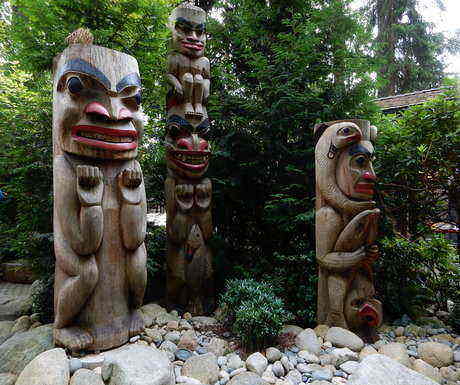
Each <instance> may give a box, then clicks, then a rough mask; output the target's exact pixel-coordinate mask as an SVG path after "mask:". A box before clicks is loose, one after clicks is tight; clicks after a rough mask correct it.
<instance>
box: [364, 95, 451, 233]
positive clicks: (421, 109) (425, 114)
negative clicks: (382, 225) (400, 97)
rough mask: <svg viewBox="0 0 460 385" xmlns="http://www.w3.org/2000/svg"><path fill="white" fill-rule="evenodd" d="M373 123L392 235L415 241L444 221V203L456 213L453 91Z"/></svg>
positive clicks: (446, 215) (381, 189) (446, 209)
mask: <svg viewBox="0 0 460 385" xmlns="http://www.w3.org/2000/svg"><path fill="white" fill-rule="evenodd" d="M373 122H374V123H375V125H376V126H377V127H378V128H379V136H378V139H377V145H376V149H377V156H376V161H375V167H376V172H377V175H378V176H379V184H378V190H379V193H380V198H381V200H382V201H383V203H384V205H383V209H384V214H385V215H387V216H388V217H389V218H390V220H391V222H392V223H393V226H394V230H395V231H396V232H397V233H401V234H403V235H404V236H406V237H413V238H416V237H417V236H419V235H421V234H423V233H424V232H426V231H427V230H428V227H429V226H430V225H431V224H432V223H436V222H441V221H445V222H449V221H450V216H449V207H448V204H447V202H448V201H450V203H451V205H452V208H453V209H454V210H456V211H457V213H459V209H460V184H459V183H458V182H459V176H460V173H459V170H458V160H459V156H460V153H459V151H460V105H459V101H458V99H456V98H455V97H454V92H453V91H448V90H446V96H445V97H438V98H436V99H434V100H432V101H429V102H426V103H424V104H422V105H418V106H413V107H411V108H409V109H407V110H406V111H404V112H403V113H402V114H401V115H390V116H383V115H379V116H376V117H375V119H374V120H373Z"/></svg>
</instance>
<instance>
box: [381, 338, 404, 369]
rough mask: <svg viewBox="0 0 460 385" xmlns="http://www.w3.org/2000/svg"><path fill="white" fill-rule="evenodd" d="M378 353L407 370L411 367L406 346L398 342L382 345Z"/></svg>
mask: <svg viewBox="0 0 460 385" xmlns="http://www.w3.org/2000/svg"><path fill="white" fill-rule="evenodd" d="M379 353H380V354H383V355H385V356H387V357H389V358H391V359H393V360H395V361H397V362H399V363H400V364H402V365H404V366H407V367H408V368H410V367H411V366H412V363H411V361H410V359H409V354H408V353H407V349H406V346H405V345H403V344H400V343H398V342H390V343H389V344H386V345H383V346H382V347H380V349H379Z"/></svg>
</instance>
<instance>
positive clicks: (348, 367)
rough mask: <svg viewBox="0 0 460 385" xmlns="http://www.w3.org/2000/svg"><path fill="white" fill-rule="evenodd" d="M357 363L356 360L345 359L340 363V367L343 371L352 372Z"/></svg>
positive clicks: (356, 367)
mask: <svg viewBox="0 0 460 385" xmlns="http://www.w3.org/2000/svg"><path fill="white" fill-rule="evenodd" d="M358 367H359V363H358V362H356V361H347V362H344V363H343V364H342V365H340V369H342V370H343V371H344V372H345V373H348V374H353V373H354V372H355V371H356V369H358Z"/></svg>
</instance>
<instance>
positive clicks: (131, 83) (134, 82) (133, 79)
mask: <svg viewBox="0 0 460 385" xmlns="http://www.w3.org/2000/svg"><path fill="white" fill-rule="evenodd" d="M141 86H142V83H141V78H140V77H139V74H138V73H137V72H133V73H132V74H128V75H126V76H125V77H124V78H123V79H121V80H120V81H119V82H118V84H117V92H121V91H123V90H124V89H125V88H126V87H141Z"/></svg>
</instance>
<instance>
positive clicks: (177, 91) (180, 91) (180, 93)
mask: <svg viewBox="0 0 460 385" xmlns="http://www.w3.org/2000/svg"><path fill="white" fill-rule="evenodd" d="M174 93H175V94H176V95H177V96H180V97H181V98H182V97H183V96H184V89H183V88H182V84H180V83H179V82H176V84H174Z"/></svg>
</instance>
